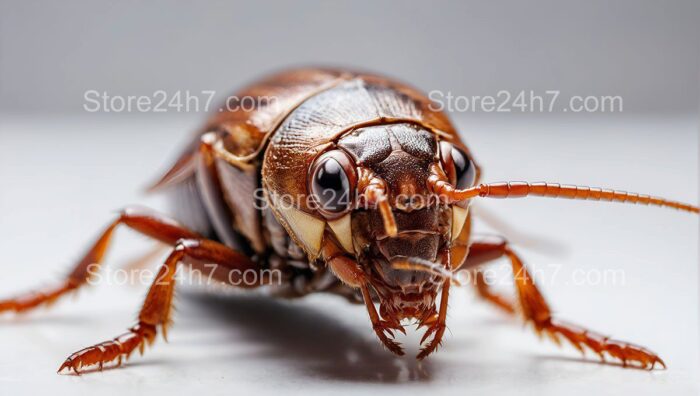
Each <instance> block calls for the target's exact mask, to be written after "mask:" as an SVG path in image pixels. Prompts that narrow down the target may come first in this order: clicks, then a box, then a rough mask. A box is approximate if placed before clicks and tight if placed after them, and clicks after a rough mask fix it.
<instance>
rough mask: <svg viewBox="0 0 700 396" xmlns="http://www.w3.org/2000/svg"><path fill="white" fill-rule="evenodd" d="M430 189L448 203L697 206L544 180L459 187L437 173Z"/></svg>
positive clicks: (689, 209) (693, 210)
mask: <svg viewBox="0 0 700 396" xmlns="http://www.w3.org/2000/svg"><path fill="white" fill-rule="evenodd" d="M428 184H429V185H430V187H431V188H432V190H433V192H434V193H435V194H437V195H438V196H440V197H444V199H445V200H446V201H447V202H449V203H456V202H461V201H465V200H468V199H471V198H475V197H486V198H523V197H527V196H537V197H548V198H567V199H574V200H584V201H611V202H622V203H630V204H639V205H653V206H661V207H666V208H673V209H678V210H680V211H684V212H691V213H698V210H699V209H698V207H697V206H694V205H690V204H687V203H682V202H677V201H671V200H668V199H665V198H659V197H653V196H650V195H646V194H637V193H630V192H626V191H618V190H611V189H606V188H599V187H588V186H577V185H569V184H558V183H547V182H536V183H528V182H499V183H488V184H479V185H477V186H474V187H470V188H465V189H463V190H460V189H457V188H455V187H454V186H453V185H451V184H450V183H448V182H446V181H444V180H440V179H439V177H438V176H437V175H433V176H431V177H430V178H429V179H428Z"/></svg>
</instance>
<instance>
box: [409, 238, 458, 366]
mask: <svg viewBox="0 0 700 396" xmlns="http://www.w3.org/2000/svg"><path fill="white" fill-rule="evenodd" d="M440 256H441V259H442V262H443V263H446V267H447V268H448V269H451V264H450V252H449V250H443V251H442V253H441V255H440ZM451 283H452V281H451V279H449V278H448V279H445V280H444V281H443V284H442V293H441V295H440V309H439V310H438V313H437V317H436V318H435V321H434V322H433V323H432V324H430V325H429V326H428V330H426V331H425V334H423V337H422V338H421V341H420V343H421V345H423V343H424V342H425V340H427V339H428V338H429V337H430V335H431V334H434V335H433V338H432V339H431V340H430V342H429V343H428V344H427V345H426V346H424V347H423V348H421V350H420V352H419V353H418V355H417V356H416V358H417V359H418V360H423V359H425V358H426V357H428V355H430V354H431V353H433V352H435V351H436V350H437V348H438V347H439V346H440V344H441V343H442V337H443V335H444V334H445V329H447V325H446V323H447V302H448V300H449V296H450V284H451Z"/></svg>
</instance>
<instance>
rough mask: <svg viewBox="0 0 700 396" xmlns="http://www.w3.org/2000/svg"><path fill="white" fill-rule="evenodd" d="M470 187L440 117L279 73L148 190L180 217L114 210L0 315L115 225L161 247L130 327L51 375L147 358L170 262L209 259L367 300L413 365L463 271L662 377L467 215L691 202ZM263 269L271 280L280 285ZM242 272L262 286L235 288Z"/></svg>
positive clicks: (95, 254)
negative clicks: (494, 281)
mask: <svg viewBox="0 0 700 396" xmlns="http://www.w3.org/2000/svg"><path fill="white" fill-rule="evenodd" d="M242 97H248V98H259V99H260V100H256V101H255V108H254V109H248V111H244V110H241V107H240V106H235V105H236V103H235V101H236V100H240V99H239V98H242ZM262 98H266V100H263V99H262ZM479 179H480V168H479V167H478V166H477V164H476V163H475V161H474V158H473V156H472V154H471V153H470V151H469V150H468V149H467V147H466V145H465V144H464V143H463V142H462V141H461V139H460V137H459V135H458V133H457V131H456V130H455V128H454V127H453V126H452V125H451V123H450V121H449V120H448V118H447V116H446V115H445V114H444V113H442V112H440V111H436V110H435V108H434V106H431V102H430V101H429V100H428V99H427V98H426V97H425V96H424V95H422V94H421V93H419V92H418V91H416V90H414V89H412V88H410V87H408V86H406V85H404V84H401V83H398V82H396V81H393V80H390V79H386V78H382V77H378V76H375V75H370V74H365V73H355V72H350V71H342V70H330V69H299V70H292V71H287V72H283V73H280V74H276V75H273V76H271V77H269V78H266V79H264V80H262V81H259V82H257V83H255V84H253V85H251V86H249V87H248V88H246V89H244V90H242V91H241V92H240V94H239V95H236V96H234V97H231V98H230V99H229V100H228V101H227V102H226V103H225V104H224V106H222V107H221V108H220V109H219V111H218V112H215V113H214V115H213V116H212V117H211V118H210V119H209V121H208V122H207V123H206V125H205V126H204V127H203V128H202V129H201V130H200V131H199V132H198V133H197V135H196V138H195V139H193V140H192V142H191V144H190V145H189V146H188V147H187V149H186V150H185V151H184V153H183V154H182V155H181V156H180V157H179V159H178V160H177V161H176V162H175V164H174V165H173V166H172V168H171V169H170V171H168V172H167V173H166V174H165V175H164V176H163V177H162V178H161V179H160V181H159V182H158V183H156V185H155V186H154V188H153V189H154V190H167V192H169V196H170V197H172V198H173V200H172V202H173V203H174V205H173V214H174V216H175V217H176V218H177V219H178V221H174V220H171V219H169V218H167V217H164V216H162V215H158V214H155V213H150V212H145V211H138V210H131V209H127V210H124V211H122V212H121V214H120V215H119V216H118V217H117V218H116V219H115V220H114V221H113V222H112V223H110V224H109V226H107V228H106V229H105V230H104V231H103V232H102V234H101V235H100V236H99V238H98V239H97V241H96V242H95V244H94V245H93V246H92V247H91V248H90V249H89V250H88V252H87V253H86V254H85V256H84V257H83V258H82V259H81V260H80V261H79V263H78V264H77V265H76V266H75V268H74V269H73V270H72V272H70V274H69V275H68V276H67V277H66V278H65V279H64V280H63V281H62V283H60V284H59V285H58V286H56V287H54V288H50V289H47V290H41V291H39V292H34V293H28V294H26V295H21V296H19V297H16V298H13V299H8V300H4V301H0V312H2V311H14V312H24V311H28V310H30V309H33V308H35V307H38V306H41V305H46V304H49V303H51V302H53V301H55V300H56V299H58V298H59V297H62V296H64V295H66V294H68V293H69V292H72V291H74V290H76V289H78V288H80V287H81V286H83V285H86V284H87V283H88V281H89V280H90V276H91V274H92V272H91V271H89V268H90V266H91V265H95V266H97V265H99V264H100V263H101V262H102V260H103V256H104V253H105V250H106V248H107V246H108V244H109V242H110V239H111V237H112V234H113V231H114V230H115V229H116V228H117V227H118V226H119V225H125V226H127V227H129V228H131V229H133V230H135V231H137V232H139V233H141V234H145V235H147V236H149V237H151V238H153V239H155V240H157V241H160V242H163V243H165V244H168V245H170V246H172V251H171V253H170V255H169V256H168V257H167V259H166V260H165V262H164V264H163V265H162V266H161V267H160V269H159V272H158V276H157V279H156V280H154V282H153V284H152V285H151V287H150V289H149V292H148V294H147V296H146V299H145V302H144V304H143V307H142V308H141V311H140V313H139V316H138V322H137V323H136V324H135V325H134V326H133V327H131V328H130V329H129V331H128V332H127V333H125V334H122V335H120V336H118V337H116V338H114V339H113V340H110V341H105V342H101V343H99V344H96V345H93V346H91V347H87V348H85V349H82V350H80V351H78V352H75V353H73V354H72V355H70V356H69V357H68V358H67V359H66V360H65V362H63V364H61V366H60V368H59V372H60V371H62V370H64V369H69V370H73V371H74V372H75V373H79V372H80V369H81V367H85V366H89V365H98V366H99V368H102V366H103V364H105V363H108V362H112V361H117V364H120V363H121V362H122V360H123V359H126V358H127V357H129V356H130V354H131V353H132V352H133V351H134V349H137V348H138V349H140V350H141V351H143V349H144V347H145V345H147V344H150V343H152V342H153V340H154V339H155V337H156V334H157V332H158V331H159V330H160V331H161V333H162V334H163V336H165V335H166V330H167V328H168V326H169V324H170V317H171V305H172V298H173V292H174V285H175V271H176V269H177V267H178V264H180V263H183V264H185V265H186V266H187V267H188V268H193V269H197V268H200V267H202V266H203V265H205V264H207V265H215V266H216V268H217V270H216V271H215V272H214V274H215V277H216V279H217V280H220V281H221V282H224V283H229V284H231V285H235V286H236V287H246V288H257V287H261V286H265V287H268V288H270V291H271V293H272V294H273V295H276V296H282V297H300V296H304V295H306V294H309V293H314V292H326V293H333V294H338V295H341V296H344V297H346V298H347V299H348V300H350V301H353V302H356V303H364V305H365V307H366V309H367V312H368V313H369V319H370V322H371V324H372V327H373V328H374V331H375V332H376V334H377V336H378V337H379V339H380V340H381V342H382V343H383V344H384V345H385V346H386V347H387V348H388V349H389V350H390V351H391V352H393V353H395V354H398V355H401V354H403V350H402V348H401V346H400V345H399V344H398V343H397V342H396V341H394V333H393V332H394V331H401V332H403V331H404V330H403V325H402V321H403V320H404V319H413V320H415V321H417V323H418V324H419V327H425V328H426V331H425V334H424V336H423V338H422V339H421V345H422V348H421V349H420V353H419V354H418V356H417V358H418V359H423V358H425V357H426V356H428V355H429V354H431V353H432V352H434V351H435V350H436V348H437V347H438V345H440V342H441V340H442V337H443V334H444V332H445V321H446V314H447V301H448V297H449V291H450V287H451V285H453V284H454V282H453V280H454V274H455V273H457V272H458V271H475V273H476V275H477V276H476V277H475V278H474V279H475V282H474V285H475V286H476V290H477V292H478V294H479V295H480V296H482V297H484V298H485V299H486V300H487V301H489V302H491V303H493V304H495V305H496V306H497V307H499V308H501V309H502V310H504V311H506V312H509V313H514V312H516V308H517V311H519V312H520V313H521V314H522V316H523V319H524V320H525V321H526V322H527V323H530V324H531V325H532V326H533V327H534V329H535V331H536V332H538V333H542V334H546V335H549V336H551V338H553V339H555V340H557V339H562V338H563V339H565V340H568V341H569V342H570V343H571V344H572V345H573V346H574V347H576V348H577V349H579V350H581V351H583V350H584V348H588V349H591V350H593V351H594V352H595V353H597V354H598V355H599V356H600V357H601V358H604V357H605V356H610V357H612V358H616V359H619V360H620V361H621V362H622V363H623V365H627V364H628V363H633V364H634V365H637V366H639V367H648V368H653V367H654V365H655V364H657V363H658V364H659V365H661V366H664V367H665V364H664V362H663V361H662V360H661V358H659V356H658V355H656V354H655V353H653V352H651V351H649V350H647V349H645V348H642V347H638V346H635V345H632V344H629V343H626V342H621V341H616V340H613V339H609V338H607V337H602V336H599V335H596V333H593V332H590V331H588V330H585V329H583V328H581V327H578V326H574V325H570V324H567V323H565V322H562V321H560V320H558V319H557V318H555V317H553V316H552V314H551V311H550V308H549V306H548V304H547V302H546V301H545V299H544V298H543V296H542V294H541V293H540V292H539V290H538V288H537V286H536V284H535V283H534V281H533V279H532V277H531V276H530V274H529V273H528V271H527V269H526V268H525V266H524V264H523V262H522V261H521V260H520V258H519V257H518V255H517V254H516V253H515V252H514V251H513V249H512V248H511V247H510V245H509V244H508V243H507V242H497V243H496V242H493V241H491V242H489V241H479V240H474V238H472V236H471V215H470V213H469V205H470V202H471V201H472V200H473V199H477V198H516V197H526V196H541V197H550V198H569V199H580V200H600V201H617V202H624V203H635V204H643V205H656V206H663V207H668V208H674V209H678V210H682V211H687V212H693V213H698V207H697V206H692V205H688V204H683V203H679V202H674V201H669V200H666V199H662V198H656V197H651V196H648V195H639V194H633V193H627V192H621V191H614V190H608V189H600V188H591V187H583V186H572V185H560V184H555V183H525V182H505V183H490V184H480V183H479ZM260 191H262V194H259V192H260ZM499 257H505V258H507V259H509V260H510V262H511V265H512V269H513V273H514V274H519V276H517V277H516V280H515V287H516V289H517V301H513V302H511V301H509V300H508V299H506V298H503V297H502V296H500V295H499V294H497V293H495V292H493V291H492V290H491V289H490V287H489V284H488V283H487V282H485V280H484V277H483V274H481V273H480V272H479V267H480V266H482V265H484V264H486V263H488V262H491V261H493V260H495V259H497V258H499ZM270 269H276V270H278V271H280V273H281V274H282V278H281V279H279V282H277V284H272V283H274V282H272V279H271V277H270V275H269V274H270V272H269V271H268V270H270ZM243 271H253V272H255V273H257V274H259V275H260V276H257V277H254V278H255V279H256V280H255V282H247V283H245V282H240V279H239V278H240V277H241V274H242V273H243ZM376 305H378V307H379V310H377V308H376Z"/></svg>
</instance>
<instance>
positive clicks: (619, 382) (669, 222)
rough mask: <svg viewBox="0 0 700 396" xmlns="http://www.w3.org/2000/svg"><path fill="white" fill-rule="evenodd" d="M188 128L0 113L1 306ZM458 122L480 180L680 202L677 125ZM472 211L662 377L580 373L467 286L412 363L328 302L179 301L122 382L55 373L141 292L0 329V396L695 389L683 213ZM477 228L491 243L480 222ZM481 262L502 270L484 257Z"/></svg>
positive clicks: (689, 219)
mask: <svg viewBox="0 0 700 396" xmlns="http://www.w3.org/2000/svg"><path fill="white" fill-rule="evenodd" d="M199 121H200V120H199V119H197V118H179V117H171V116H168V117H164V118H160V119H154V118H146V119H141V118H127V117H116V118H108V117H105V118H100V117H94V118H56V119H49V118H47V119H33V118H32V119H30V118H24V119H23V118H18V117H10V118H4V119H3V124H2V125H1V127H0V142H1V144H0V181H1V182H2V185H3V186H4V187H3V188H2V189H0V213H1V215H0V241H2V245H1V247H2V251H3V260H2V264H0V265H1V266H2V274H3V276H2V277H0V291H2V293H1V296H2V297H4V296H8V295H11V294H13V293H15V292H17V291H20V290H25V289H26V288H27V287H31V286H34V285H41V284H46V283H48V282H50V281H51V280H52V279H56V277H58V276H59V275H60V274H62V273H64V272H65V271H66V270H67V269H68V268H69V266H70V264H71V260H72V259H75V258H77V257H79V254H80V253H82V249H84V248H85V247H86V245H87V243H88V242H89V241H91V240H92V239H93V238H94V237H95V235H96V234H97V232H98V230H100V229H101V228H102V227H103V226H104V225H105V224H106V223H107V222H108V221H109V220H110V218H111V216H113V215H114V211H115V210H116V209H119V208H121V207H123V206H126V205H128V204H132V203H143V204H147V205H151V206H154V207H156V208H158V207H160V204H161V202H160V200H159V199H158V198H157V197H156V198H152V197H151V198H144V197H143V196H141V195H140V193H139V191H140V189H141V188H142V187H143V186H145V185H146V184H147V183H148V182H149V181H151V180H152V179H153V178H154V177H156V176H157V175H158V172H159V171H160V170H162V169H164V167H165V166H166V164H167V162H168V161H169V159H170V158H172V156H173V155H175V154H176V153H177V151H178V149H179V144H180V143H182V142H183V141H184V140H185V138H186V136H188V133H189V132H188V131H191V130H192V129H194V127H196V126H197V124H198V122H199ZM458 121H460V122H458V124H459V125H460V126H461V130H462V131H463V135H464V137H465V139H466V142H467V144H468V145H469V146H470V148H471V149H472V151H473V152H474V153H475V155H476V157H477V160H478V161H479V162H480V164H481V165H482V166H483V167H484V169H485V180H486V181H501V180H530V181H539V180H547V181H558V182H564V183H567V182H568V183H580V184H591V185H597V186H603V187H616V188H620V189H625V190H630V191H636V192H643V193H652V194H657V195H661V196H665V197H668V198H673V199H678V200H684V201H689V202H693V201H697V193H698V171H697V169H698V138H697V124H696V120H695V119H684V118H657V119H654V118H625V117H618V118H596V117H587V118H586V117H560V118H547V119H537V118H531V117H521V118H511V119H502V118H497V117H495V116H494V117H483V118H474V119H467V118H465V119H460V120H458ZM480 207H481V208H482V210H483V211H485V212H486V214H487V215H489V216H490V217H492V219H491V220H492V221H490V222H489V224H491V225H494V224H495V225H497V223H498V222H499V221H500V222H502V223H504V224H506V225H507V228H509V230H510V233H509V234H507V235H506V236H509V237H511V239H512V240H513V241H514V242H515V244H516V248H518V249H519V251H520V252H521V253H522V255H523V257H524V259H525V261H526V262H527V263H528V265H530V267H531V268H533V269H534V270H537V271H539V273H541V274H542V276H543V278H542V282H543V285H542V288H543V290H544V293H545V296H546V297H547V298H548V300H549V301H550V304H551V305H552V307H553V309H554V310H555V312H556V314H557V315H559V316H560V317H562V318H564V319H567V320H570V321H573V322H575V323H579V324H581V325H585V326H587V327H590V328H591V329H594V330H598V331H600V332H602V333H605V334H611V335H613V336H614V337H616V338H619V339H623V340H626V341H631V342H634V343H637V344H641V345H644V346H647V347H649V348H650V349H652V350H654V351H656V352H658V353H659V354H660V355H661V356H662V357H663V358H664V360H665V361H666V362H667V363H668V365H669V369H668V370H666V371H654V372H646V371H640V370H623V369H620V368H618V367H614V366H605V365H600V364H598V363H597V361H596V359H595V358H594V356H593V355H592V354H589V356H588V357H587V358H586V360H582V359H581V357H580V356H579V355H578V353H577V352H576V351H575V350H573V348H570V347H568V346H566V347H564V348H557V347H556V346H553V345H551V344H550V343H549V342H547V341H539V340H538V339H537V337H536V336H534V335H533V334H532V332H531V331H530V330H529V329H523V327H522V326H521V325H520V324H519V323H518V322H517V321H516V320H513V319H510V318H507V317H505V316H503V315H502V314H500V313H499V312H497V311H495V310H493V309H492V308H491V307H490V306H488V305H486V304H484V303H482V302H479V301H477V300H476V299H475V298H474V297H473V293H471V290H458V291H457V292H455V293H453V295H452V297H451V300H450V301H451V305H450V312H449V318H448V327H449V331H448V332H447V334H446V339H445V342H444V344H443V347H442V348H441V349H440V350H439V351H438V352H437V353H436V354H434V355H433V356H432V357H431V358H429V359H428V360H427V361H425V362H423V363H422V364H419V363H417V362H416V361H415V360H414V359H413V358H412V356H411V354H410V353H409V354H408V356H407V357H405V358H396V357H394V356H392V355H390V354H389V353H388V352H386V351H385V350H383V349H382V347H381V346H380V344H379V342H378V341H377V340H376V339H375V337H374V335H373V333H372V329H371V326H370V325H369V321H368V319H367V317H366V313H365V311H364V309H363V308H362V307H361V306H353V305H349V304H347V303H346V302H345V301H344V300H341V299H339V298H336V297H330V296H325V295H317V296H312V297H311V298H306V299H303V300H299V301H274V300H268V299H266V298H263V297H257V296H212V295H202V294H199V293H195V292H193V291H183V292H181V293H179V298H178V302H177V307H178V311H177V312H176V316H175V325H174V326H173V328H172V330H171V331H170V343H169V344H166V343H164V342H163V341H162V340H161V339H159V340H158V341H157V343H156V344H155V346H154V347H153V348H151V349H150V350H148V351H147V353H146V355H145V356H144V357H138V356H134V357H133V358H132V359H131V360H130V361H129V363H128V365H127V366H126V367H125V368H123V369H118V370H107V371H105V372H103V373H96V374H92V375H85V376H82V377H75V376H69V375H63V376H59V375H56V374H55V370H56V369H57V368H58V366H59V364H60V363H61V362H62V360H63V359H64V358H65V357H66V356H67V355H68V354H70V353H71V352H73V351H75V350H77V349H80V348H82V347H85V346H87V345H91V344H93V343H95V342H98V341H102V340H104V339H108V338H111V337H113V336H116V335H117V334H119V333H120V332H122V331H123V330H124V329H125V328H126V327H127V326H129V325H131V322H132V320H133V319H134V316H135V314H136V312H137V311H138V309H139V307H140V304H141V301H142V298H143V295H144V293H145V290H146V287H145V286H114V287H112V288H109V287H102V288H92V289H86V290H83V291H81V292H80V293H79V298H77V299H71V298H68V299H66V300H64V301H61V302H60V303H59V304H57V306H56V307H54V308H53V309H51V310H43V309H42V310H39V312H35V313H31V314H29V315H26V316H23V317H20V318H13V317H11V316H2V317H0V340H2V344H1V345H2V351H3V353H2V354H1V356H0V384H1V385H0V386H1V389H2V392H0V393H3V394H5V392H8V393H7V394H20V393H29V392H32V391H34V392H36V391H42V392H47V391H57V392H59V393H65V392H69V391H71V392H76V393H77V394H81V393H85V392H88V391H89V392H90V394H92V395H96V394H100V393H107V394H113V393H120V394H129V393H148V394H161V393H162V394H166V393H172V392H173V391H177V392H185V391H195V390H200V389H201V390H203V391H206V392H207V393H212V394H249V393H250V394H252V393H253V392H257V393H262V394H265V393H269V392H273V391H287V392H295V393H302V392H303V393H304V394H313V393H327V392H328V391H332V392H334V393H337V394H345V393H355V392H357V391H375V392H382V394H407V393H408V394H411V393H423V394H424V393H425V392H441V393H442V392H450V393H455V394H456V393H459V394H468V393H470V392H479V393H484V392H490V393H493V394H501V393H505V394H515V393H518V394H519V393H523V392H524V393H526V394H535V393H536V394H562V393H563V392H567V393H581V394H584V393H585V394H591V392H606V391H607V392H608V393H616V394H617V393H623V394H626V393H631V392H635V393H636V394H659V393H660V392H667V393H672V394H688V393H690V392H691V391H692V390H693V389H694V387H695V386H697V381H698V377H697V372H698V362H697V360H698V357H697V351H698V314H697V312H698V298H697V296H698V270H697V265H698V220H697V216H691V215H688V214H684V213H679V212H674V211H672V210H664V209H658V208H645V207H633V206H623V205H619V204H606V203H587V202H570V201H556V200H546V199H537V198H532V199H524V200H512V201H484V202H481V203H480ZM476 210H477V211H478V208H476ZM494 219H495V221H494ZM499 228H502V227H499ZM477 229H478V230H479V231H480V232H484V233H494V232H496V231H495V230H493V229H491V228H490V227H489V226H487V225H486V224H484V223H479V224H477ZM148 246H149V245H148V244H147V243H146V242H145V239H144V238H143V237H139V236H134V235H133V233H129V232H126V231H119V233H118V235H117V238H116V240H115V243H114V245H113V247H112V249H111V254H110V255H109V256H108V259H107V265H108V266H119V265H123V263H124V262H126V261H128V260H129V259H130V258H132V257H134V256H136V255H138V254H139V253H142V252H143V251H145V250H147V249H148ZM154 265H157V263H154ZM497 268H500V270H501V271H502V272H503V273H505V274H507V267H506V266H505V265H504V264H503V263H500V264H497ZM606 270H615V271H618V270H619V271H622V272H623V273H624V282H622V283H621V282H619V280H618V281H616V282H606V281H599V282H595V281H589V282H584V284H579V283H580V282H578V281H577V279H580V277H578V278H577V275H576V274H577V273H578V274H580V273H586V274H589V273H596V272H597V273H605V271H606ZM581 271H583V272H581ZM499 273H500V272H499ZM503 290H504V291H506V292H508V291H509V289H508V288H507V287H506V286H504V288H503ZM419 338H420V336H419V335H417V334H410V333H409V336H408V337H407V339H402V341H404V342H405V343H406V346H407V348H408V352H412V353H413V354H415V352H417V350H416V344H417V341H418V339H419Z"/></svg>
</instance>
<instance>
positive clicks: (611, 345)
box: [482, 242, 666, 369]
mask: <svg viewBox="0 0 700 396" xmlns="http://www.w3.org/2000/svg"><path fill="white" fill-rule="evenodd" d="M482 249H488V248H487V247H486V246H482ZM490 249H491V250H492V251H493V252H496V253H500V254H498V257H500V256H506V257H507V258H508V259H509V260H510V262H511V265H512V270H513V276H514V279H515V286H516V290H517V294H518V301H519V303H520V309H521V312H522V314H523V317H524V319H525V320H526V321H527V322H530V323H532V325H533V326H534V328H535V331H536V332H537V333H538V334H546V335H547V336H549V338H551V339H552V340H553V341H554V342H556V343H560V339H561V337H563V338H564V339H565V340H567V341H568V342H569V343H571V345H573V346H574V347H575V348H576V349H578V350H579V351H580V352H581V353H583V352H584V347H587V348H589V349H591V350H592V351H594V352H595V353H596V354H598V356H599V357H600V358H601V360H605V355H606V354H607V355H609V356H611V357H613V358H616V359H619V360H620V361H621V362H622V365H623V366H625V367H627V366H628V363H630V362H635V363H637V364H638V365H639V366H640V367H641V368H649V369H653V368H654V366H655V365H656V364H657V363H658V364H660V365H661V366H663V367H664V368H665V367H666V364H665V363H664V361H663V360H661V358H660V357H659V356H658V355H656V354H655V353H653V352H651V351H649V350H647V349H646V348H643V347H640V346H637V345H633V344H630V343H627V342H623V341H618V340H613V339H610V338H609V337H605V336H602V335H600V334H597V333H594V332H591V331H589V330H586V329H585V328H582V327H579V326H576V325H572V324H569V323H566V322H562V321H559V320H557V319H555V318H554V317H553V316H552V314H551V311H550V309H549V306H548V304H547V302H546V301H545V299H544V297H543V296H542V293H541V292H540V291H539V289H538V288H537V285H536V284H535V282H534V279H533V278H532V276H530V273H529V272H528V271H527V268H525V266H524V264H523V262H522V261H521V260H520V258H519V257H518V256H517V255H516V254H515V252H513V250H512V249H511V248H510V247H509V246H508V243H507V242H501V243H494V244H491V247H490Z"/></svg>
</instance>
